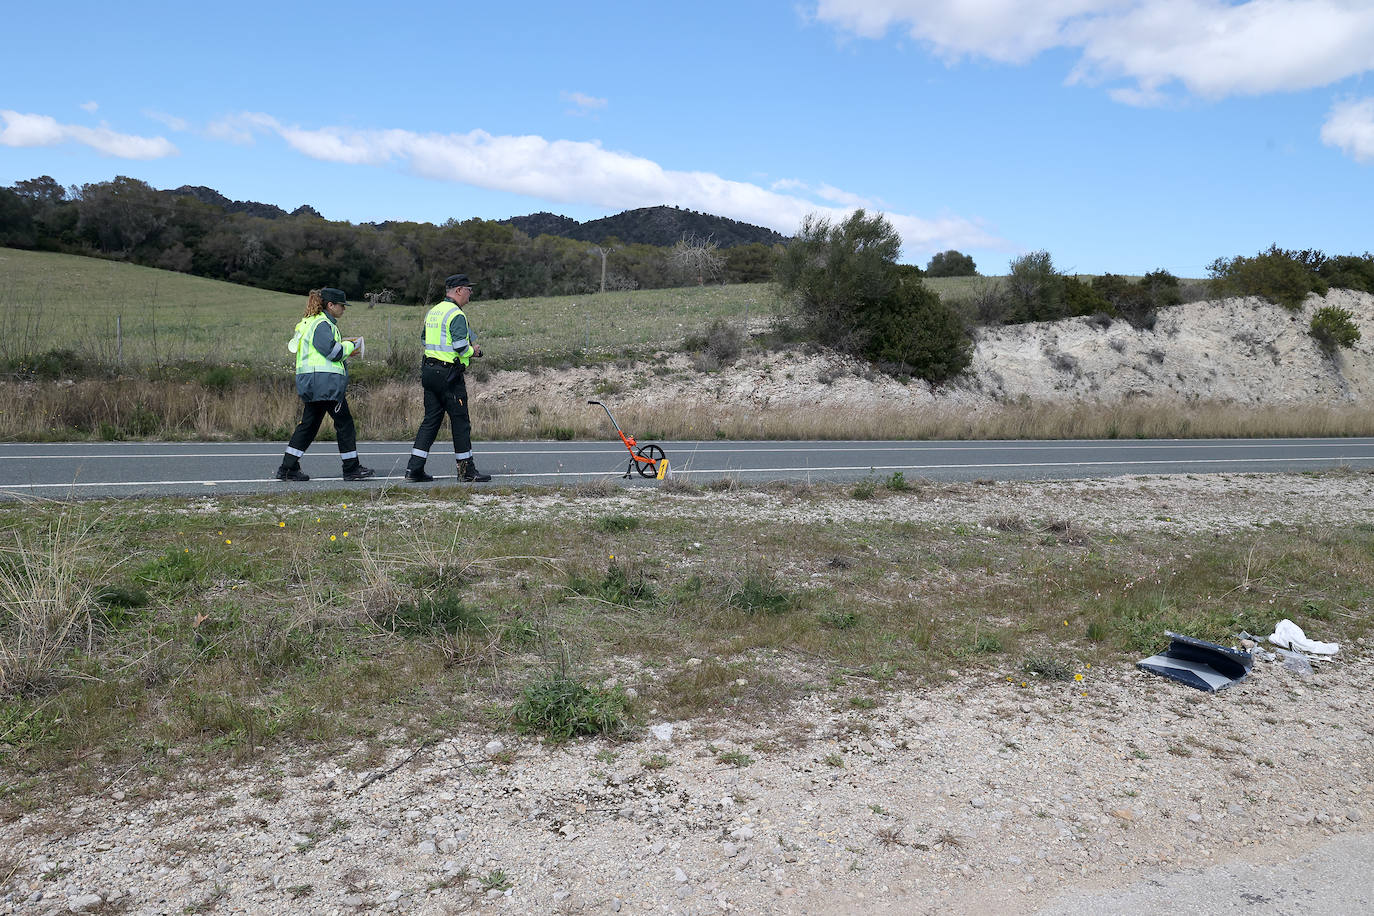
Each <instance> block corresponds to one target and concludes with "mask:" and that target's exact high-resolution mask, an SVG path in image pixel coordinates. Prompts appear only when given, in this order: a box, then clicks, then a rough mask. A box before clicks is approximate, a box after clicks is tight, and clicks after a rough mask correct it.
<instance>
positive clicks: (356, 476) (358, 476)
mask: <svg viewBox="0 0 1374 916" xmlns="http://www.w3.org/2000/svg"><path fill="white" fill-rule="evenodd" d="M376 473H377V472H376V471H374V470H372V468H365V467H363V466H362V465H361V464H355V465H353V467H351V468H347V467H346V468H344V469H343V479H344V480H367V478H369V477H372V476H374V475H375V474H376Z"/></svg>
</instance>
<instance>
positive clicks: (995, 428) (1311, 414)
mask: <svg viewBox="0 0 1374 916" xmlns="http://www.w3.org/2000/svg"><path fill="white" fill-rule="evenodd" d="M0 403H3V404H4V409H3V410H0V438H3V439H11V440H20V441H52V440H62V439H73V438H75V439H85V438H92V439H125V438H128V439H142V438H149V439H169V440H178V439H182V440H215V439H232V440H245V439H246V440H260V439H266V440H268V441H275V440H281V439H286V438H288V437H289V435H290V433H291V430H292V429H293V428H294V426H295V424H296V422H297V420H299V419H300V400H299V399H298V398H297V397H296V393H295V388H294V385H293V384H292V383H291V380H290V379H289V378H285V377H283V378H281V379H277V380H274V381H273V382H270V383H268V382H249V383H244V384H239V385H235V386H232V387H229V388H227V389H225V390H223V391H217V390H213V389H206V388H204V387H201V386H199V385H196V384H192V383H185V382H156V381H148V380H143V379H130V378H123V379H115V380H108V381H95V380H85V381H77V382H74V383H69V384H66V385H63V384H60V383H37V384H35V383H16V382H8V381H0ZM349 403H350V405H351V406H352V409H353V414H354V416H355V417H357V419H358V428H359V431H360V433H361V436H362V439H363V440H364V441H366V440H369V439H371V440H401V441H404V440H406V439H410V438H412V437H413V436H414V435H415V430H416V428H417V427H418V426H419V423H420V418H421V415H422V413H423V405H422V402H421V399H420V397H419V395H418V388H417V387H416V386H415V385H413V384H409V383H404V382H396V381H388V382H381V383H377V384H374V385H367V386H359V385H355V386H352V387H351V388H350V391H349ZM532 407H537V409H531V408H532ZM549 416H554V417H557V418H558V420H557V424H558V428H557V430H556V431H555V430H554V429H553V428H552V427H551V426H550V425H549V423H548V422H547V421H546V420H544V419H542V418H543V417H549ZM616 416H617V419H618V420H620V423H621V425H622V427H624V428H626V429H632V430H634V431H635V432H636V434H637V435H638V436H639V438H641V439H642V440H645V441H647V440H650V439H666V440H706V441H710V440H715V439H721V438H723V439H734V440H749V439H771V440H803V439H870V440H946V439H960V440H990V439H1137V438H1139V439H1172V438H1195V437H1209V438H1253V437H1267V436H1285V437H1286V436H1320V437H1338V436H1367V435H1374V413H1371V412H1370V411H1368V410H1366V409H1364V408H1361V407H1314V406H1292V407H1277V406H1275V407H1255V408H1246V409H1240V408H1237V407H1236V406H1235V405H1234V404H1224V403H1208V402H1193V401H1190V402H1167V401H1154V402H1151V403H1150V404H1118V405H1102V404H1077V405H1071V406H1065V405H1048V404H1042V405H1032V406H1018V405H1007V406H1003V407H998V408H989V409H983V410H977V411H971V410H968V409H965V408H955V407H948V408H930V409H923V410H919V411H915V410H911V409H909V408H900V407H893V406H889V407H882V406H880V407H873V408H869V409H857V408H853V407H848V406H846V407H836V408H824V407H814V406H812V407H804V408H803V407H797V408H779V407H769V408H767V409H763V408H753V407H747V406H731V405H723V404H720V403H718V402H714V401H710V400H705V399H703V400H702V401H699V402H693V401H675V402H673V403H672V404H668V405H657V406H647V405H641V404H633V403H630V404H625V405H624V406H622V407H619V408H618V409H617V411H616ZM473 429H474V432H475V433H476V435H477V436H479V437H480V438H481V439H484V440H488V441H491V440H530V439H549V438H554V436H555V432H556V435H557V437H559V438H565V437H571V438H573V439H605V438H606V434H607V431H606V422H605V417H604V416H603V415H600V414H597V413H594V412H592V411H589V410H586V409H585V404H583V403H582V402H581V401H571V400H570V401H568V402H566V403H560V402H557V401H554V402H550V401H549V400H547V399H545V400H542V401H539V402H538V403H537V404H536V402H535V401H534V400H526V399H521V398H511V399H506V400H494V399H491V398H483V397H481V396H480V395H479V396H478V397H477V398H476V399H475V401H474V405H473ZM321 435H322V436H323V437H324V438H328V437H330V436H331V435H332V427H330V426H329V424H325V427H324V429H323V430H322V432H321Z"/></svg>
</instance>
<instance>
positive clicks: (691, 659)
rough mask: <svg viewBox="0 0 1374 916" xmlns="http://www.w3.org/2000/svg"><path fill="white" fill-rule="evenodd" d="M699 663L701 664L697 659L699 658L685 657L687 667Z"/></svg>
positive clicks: (692, 666)
mask: <svg viewBox="0 0 1374 916" xmlns="http://www.w3.org/2000/svg"><path fill="white" fill-rule="evenodd" d="M700 664H701V659H699V658H689V659H687V667H688V668H695V667H696V666H697V665H700Z"/></svg>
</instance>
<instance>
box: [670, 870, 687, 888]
mask: <svg viewBox="0 0 1374 916" xmlns="http://www.w3.org/2000/svg"><path fill="white" fill-rule="evenodd" d="M673 880H674V881H676V882H677V883H678V884H686V883H687V873H686V872H685V871H683V870H682V868H681V867H678V868H674V869H673Z"/></svg>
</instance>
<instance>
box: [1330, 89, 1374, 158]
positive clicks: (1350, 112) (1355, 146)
mask: <svg viewBox="0 0 1374 916" xmlns="http://www.w3.org/2000/svg"><path fill="white" fill-rule="evenodd" d="M1322 142H1323V143H1325V144H1326V145H1327V146H1335V147H1338V148H1339V149H1340V151H1341V152H1343V153H1345V154H1346V155H1347V156H1349V157H1350V158H1352V159H1354V160H1355V161H1356V162H1374V98H1368V99H1355V100H1352V101H1348V102H1339V103H1337V104H1336V105H1335V106H1334V107H1333V108H1332V109H1331V113H1330V114H1329V115H1328V116H1327V118H1326V123H1325V124H1323V125H1322Z"/></svg>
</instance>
